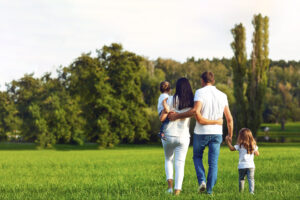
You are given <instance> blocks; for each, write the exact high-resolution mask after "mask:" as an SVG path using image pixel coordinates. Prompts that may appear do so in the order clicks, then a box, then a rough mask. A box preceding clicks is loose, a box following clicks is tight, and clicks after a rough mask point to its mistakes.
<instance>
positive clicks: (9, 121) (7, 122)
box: [0, 92, 21, 140]
mask: <svg viewBox="0 0 300 200" xmlns="http://www.w3.org/2000/svg"><path fill="white" fill-rule="evenodd" d="M17 114H18V110H17V108H16V105H15V103H14V102H13V101H12V100H11V98H10V97H9V94H8V93H7V92H0V139H1V140H6V139H7V136H8V134H9V135H13V134H16V133H17V131H19V126H20V123H21V120H20V118H19V117H18V116H17Z"/></svg>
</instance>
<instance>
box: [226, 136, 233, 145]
mask: <svg viewBox="0 0 300 200" xmlns="http://www.w3.org/2000/svg"><path fill="white" fill-rule="evenodd" d="M225 142H226V144H228V143H230V144H231V143H232V137H229V135H227V136H226V138H225Z"/></svg>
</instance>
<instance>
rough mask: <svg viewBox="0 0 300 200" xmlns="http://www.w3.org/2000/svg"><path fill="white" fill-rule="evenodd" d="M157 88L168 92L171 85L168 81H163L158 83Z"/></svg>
mask: <svg viewBox="0 0 300 200" xmlns="http://www.w3.org/2000/svg"><path fill="white" fill-rule="evenodd" d="M159 89H160V91H161V92H162V93H164V92H169V91H170V89H171V85H170V83H169V82H168V81H163V82H161V83H160V86H159Z"/></svg>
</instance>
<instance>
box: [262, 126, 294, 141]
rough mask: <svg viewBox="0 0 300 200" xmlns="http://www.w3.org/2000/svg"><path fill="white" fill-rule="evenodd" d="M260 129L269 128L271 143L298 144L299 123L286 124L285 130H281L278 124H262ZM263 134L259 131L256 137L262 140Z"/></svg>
mask: <svg viewBox="0 0 300 200" xmlns="http://www.w3.org/2000/svg"><path fill="white" fill-rule="evenodd" d="M261 126H262V127H266V126H267V127H269V128H270V131H269V133H268V135H269V137H270V139H271V141H274V142H275V141H276V142H300V122H288V123H286V125H285V130H281V126H280V124H267V123H265V124H262V125H261ZM264 136H265V132H263V131H262V130H260V131H259V132H258V137H259V138H260V139H261V140H262V139H263V137H264Z"/></svg>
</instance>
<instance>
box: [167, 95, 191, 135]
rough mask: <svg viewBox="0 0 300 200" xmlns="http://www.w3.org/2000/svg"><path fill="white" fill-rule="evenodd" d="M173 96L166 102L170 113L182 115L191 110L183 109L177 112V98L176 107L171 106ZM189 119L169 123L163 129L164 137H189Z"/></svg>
mask: <svg viewBox="0 0 300 200" xmlns="http://www.w3.org/2000/svg"><path fill="white" fill-rule="evenodd" d="M173 99H174V98H173V96H170V97H169V98H168V100H167V104H168V106H169V108H170V110H171V111H175V112H177V113H184V112H187V111H189V110H190V109H191V108H184V109H181V110H178V102H179V101H178V98H177V100H176V106H174V105H173ZM190 120H191V119H190V118H189V117H188V118H184V119H177V120H175V121H169V123H168V124H167V126H166V128H165V132H164V133H165V135H166V136H176V137H190Z"/></svg>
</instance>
